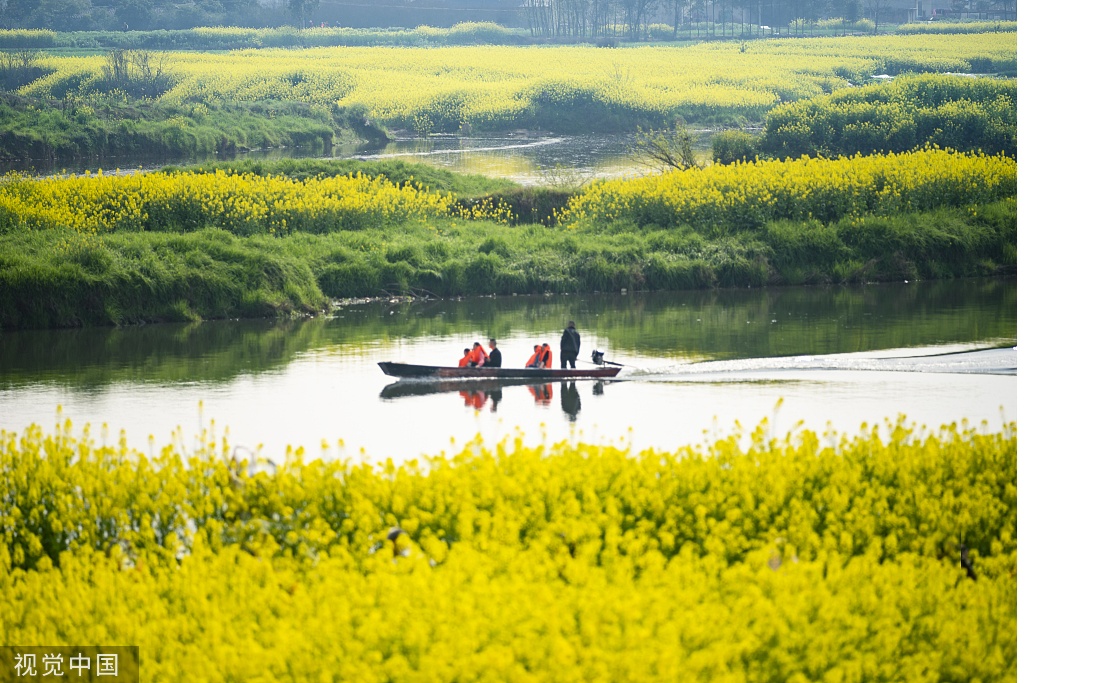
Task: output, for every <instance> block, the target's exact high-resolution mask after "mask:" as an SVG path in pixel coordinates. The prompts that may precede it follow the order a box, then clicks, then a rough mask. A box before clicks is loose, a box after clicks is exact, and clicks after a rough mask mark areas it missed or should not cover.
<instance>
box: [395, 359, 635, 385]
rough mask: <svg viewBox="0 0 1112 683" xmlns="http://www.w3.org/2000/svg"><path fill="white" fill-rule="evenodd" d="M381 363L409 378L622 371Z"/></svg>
mask: <svg viewBox="0 0 1112 683" xmlns="http://www.w3.org/2000/svg"><path fill="white" fill-rule="evenodd" d="M378 366H379V367H380V368H382V371H383V372H385V373H386V374H387V375H390V376H391V377H403V378H406V379H531V380H534V381H542V380H551V379H589V378H592V377H613V376H615V375H617V374H618V372H620V371H621V368H620V367H610V368H590V369H586V368H584V369H581V370H580V369H576V370H570V369H569V370H561V369H559V368H485V367H484V368H460V367H455V368H450V367H444V366H437V365H410V364H409V363H391V362H389V361H383V362H381V363H379V364H378Z"/></svg>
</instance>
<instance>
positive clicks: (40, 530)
mask: <svg viewBox="0 0 1112 683" xmlns="http://www.w3.org/2000/svg"><path fill="white" fill-rule="evenodd" d="M766 427H767V425H766V424H765V425H762V426H761V428H760V429H758V430H757V432H756V433H755V434H754V435H753V437H754V441H755V444H754V445H753V446H749V445H747V439H743V438H742V435H741V434H739V433H735V434H731V435H729V436H727V437H725V438H722V439H721V440H718V441H716V442H715V443H713V444H710V445H709V446H706V447H701V448H698V449H696V448H684V449H680V450H678V451H677V452H675V453H661V452H659V451H646V452H644V453H642V454H637V453H631V452H629V451H628V450H622V449H620V448H615V447H612V446H596V445H590V444H586V443H580V444H578V445H575V446H572V445H569V444H566V443H560V444H556V445H553V446H548V447H541V448H529V447H526V446H524V445H522V444H521V443H506V444H503V445H502V446H499V447H497V448H495V447H491V446H487V445H483V444H474V445H473V446H469V447H468V448H466V449H464V450H463V452H462V453H461V454H460V455H458V456H455V457H453V458H448V457H445V456H440V457H437V458H433V459H431V460H429V461H428V462H427V463H424V464H423V465H418V463H416V462H412V463H407V464H401V463H394V462H389V461H388V462H387V463H385V464H383V465H378V466H373V465H366V464H360V463H350V464H349V463H341V462H322V461H319V460H317V461H310V462H306V461H305V460H304V456H303V454H302V452H301V451H298V452H296V453H287V455H286V457H285V458H278V459H279V460H280V463H279V464H278V465H277V466H274V467H272V466H270V465H267V464H266V463H265V462H259V463H252V462H249V461H245V460H244V458H242V457H235V454H233V453H232V452H231V446H230V444H228V443H227V441H226V440H225V441H223V443H221V440H220V438H219V437H218V436H217V435H216V434H208V435H202V436H201V438H199V439H198V441H197V443H198V444H199V446H197V447H195V450H192V451H185V450H184V446H178V445H172V444H167V445H166V446H165V448H162V449H161V450H158V449H156V448H155V445H154V444H152V445H151V446H150V452H149V453H148V452H147V447H146V446H143V447H142V448H141V449H136V448H135V447H134V446H132V445H130V444H129V443H128V442H127V441H126V440H125V439H124V438H123V437H121V438H120V440H119V442H118V443H112V442H111V441H108V443H104V442H102V440H101V439H100V438H96V439H94V438H93V437H92V436H90V435H89V433H88V431H86V432H85V434H84V435H82V434H79V433H75V431H74V430H73V429H72V428H71V427H70V426H68V425H59V426H58V427H57V428H56V429H55V430H53V431H49V430H42V429H39V428H36V427H31V428H29V429H28V430H27V431H26V432H25V433H24V434H21V435H16V434H12V433H0V468H3V470H4V471H6V472H9V473H11V476H7V477H4V478H3V479H2V480H0V513H2V517H3V518H5V519H17V520H21V521H20V524H18V525H8V526H4V527H0V615H3V617H0V619H2V620H3V621H2V622H0V623H2V626H3V629H4V632H5V634H6V635H7V637H8V638H9V640H10V641H11V642H18V643H22V644H26V645H48V644H49V645H58V644H63V645H64V644H82V643H88V642H94V641H95V642H127V643H131V644H134V645H137V646H138V647H139V649H140V652H141V653H142V658H143V672H144V675H145V676H148V677H151V678H152V679H160V678H163V677H172V678H177V677H181V676H183V675H186V676H189V677H191V678H196V679H200V678H205V679H212V680H230V679H237V678H242V679H248V678H256V677H257V678H266V679H268V680H282V681H285V680H307V679H312V680H320V679H323V678H329V677H336V678H340V677H342V678H345V679H346V678H352V679H355V678H358V679H359V680H368V681H379V680H381V681H386V680H424V679H441V678H443V679H459V680H471V679H478V678H480V677H481V676H484V675H486V676H494V677H496V678H498V679H500V680H512V679H515V678H521V679H522V680H527V679H529V678H530V677H536V678H541V679H553V680H556V679H562V678H568V679H570V680H609V679H614V680H646V681H648V680H665V681H687V680H691V681H695V680H708V679H715V678H723V677H726V676H729V675H734V676H742V675H744V676H745V678H746V679H747V680H762V681H765V680H767V681H789V680H802V679H803V678H806V679H807V680H854V679H858V678H862V679H864V678H876V679H883V680H920V679H923V680H1000V679H1006V678H1009V677H1010V678H1014V676H1015V671H1016V666H1017V648H1016V626H1017V614H1016V595H1017V580H1016V574H1017V570H1018V562H1017V549H1018V548H1017V541H1016V539H1017V521H1016V520H1017V505H1016V501H1017V498H1016V481H1017V459H1016V453H1017V443H1018V442H1017V435H1016V430H1015V425H1014V424H1012V425H1008V426H1007V427H1006V428H1005V429H1004V430H1002V431H1000V432H997V433H991V432H988V433H986V432H978V431H976V430H973V429H968V428H959V427H958V426H957V425H951V426H947V427H942V428H940V429H938V430H934V431H926V430H919V429H909V428H908V426H907V425H903V424H897V426H895V427H894V428H891V429H884V428H879V427H875V428H873V429H872V430H871V432H869V431H862V432H860V433H859V434H858V435H855V436H849V435H845V436H840V437H833V436H823V437H821V438H820V436H819V435H817V434H815V433H813V432H810V431H805V432H802V433H799V434H797V435H795V436H794V437H791V438H789V439H786V440H772V439H769V438H768V437H767V435H765V434H766V433H765V432H763V431H762V429H765V428H766ZM159 446H161V445H159ZM878 510H882V511H883V514H878ZM393 528H398V529H401V530H402V531H403V533H401V534H400V535H399V536H398V537H397V540H396V541H391V540H390V539H389V537H388V535H389V534H390V532H391V529H393ZM963 545H964V546H965V547H966V548H968V551H969V556H970V557H971V558H972V569H973V571H974V573H975V575H976V578H975V580H974V579H972V578H970V577H969V576H968V574H967V572H966V571H965V570H964V569H963V568H962V567H961V566H960V564H959V558H960V555H961V548H962V546H963ZM526 604H527V605H528V606H529V608H528V609H522V605H526ZM460 624H467V628H466V629H461V628H459V625H460ZM229 634H235V635H234V637H233V636H230V635H229ZM878 634H879V635H878ZM264 651H265V653H266V655H265V656H263V655H262V653H263V652H264Z"/></svg>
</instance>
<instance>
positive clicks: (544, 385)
mask: <svg viewBox="0 0 1112 683" xmlns="http://www.w3.org/2000/svg"><path fill="white" fill-rule="evenodd" d="M615 381H621V380H595V381H594V382H593V383H592V387H591V393H592V394H593V395H595V396H602V395H603V386H604V385H605V384H607V383H608V382H615ZM576 384H577V383H576V381H575V380H561V381H560V408H561V409H563V411H564V414H565V415H567V418H568V420H570V421H572V422H575V420H576V419H577V418H578V417H579V413H580V411H581V410H582V409H583V402H582V400H581V399H580V398H579V389H578V387H577V386H576ZM553 385H554V382H537V381H535V380H528V379H516V380H514V379H504V380H443V381H439V382H412V381H401V382H394V383H393V384H388V385H386V386H385V387H383V389H382V392H381V393H380V394H379V398H380V399H382V400H384V401H393V400H397V399H400V398H406V397H409V396H429V395H432V394H448V393H455V392H458V393H459V395H460V398H462V399H463V405H464V407H465V408H468V409H471V410H487V409H489V410H490V412H492V413H496V412H498V404H499V403H501V402H502V398H503V394H502V392H503V390H504V389H506V388H510V387H525V389H526V391H527V392H528V394H529V396H530V397H531V398H532V399H533V403H534V404H536V405H537V406H538V407H548V406H550V405H552V399H553V397H554V396H555V388H554V386H553ZM515 393H516V392H515Z"/></svg>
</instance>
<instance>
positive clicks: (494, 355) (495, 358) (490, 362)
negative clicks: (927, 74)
mask: <svg viewBox="0 0 1112 683" xmlns="http://www.w3.org/2000/svg"><path fill="white" fill-rule="evenodd" d="M486 365H487V367H488V368H500V367H502V352H501V351H499V350H498V342H497V341H495V340H494V339H493V338H492V339H490V353H489V354H487V362H486Z"/></svg>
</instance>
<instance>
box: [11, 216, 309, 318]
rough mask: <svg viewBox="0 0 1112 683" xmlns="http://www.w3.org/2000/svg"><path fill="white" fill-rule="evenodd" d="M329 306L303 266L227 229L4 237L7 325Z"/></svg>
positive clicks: (246, 313)
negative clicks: (225, 230) (184, 232)
mask: <svg viewBox="0 0 1112 683" xmlns="http://www.w3.org/2000/svg"><path fill="white" fill-rule="evenodd" d="M327 306H328V300H327V299H326V298H325V297H324V296H323V295H322V294H321V291H320V288H319V287H318V285H317V283H316V279H315V277H314V276H313V274H312V272H311V271H310V270H309V268H308V267H307V266H306V265H305V264H304V263H303V262H300V261H298V260H296V259H293V258H290V257H289V256H288V255H287V254H282V253H281V252H276V251H275V250H273V249H272V248H271V245H270V244H268V242H267V241H266V240H261V241H259V240H256V241H251V240H243V239H239V238H236V237H234V236H232V235H230V234H229V233H227V232H224V231H221V230H204V231H201V232H197V233H193V234H190V235H163V234H151V233H144V234H131V235H113V236H111V237H110V238H99V237H94V236H88V235H78V234H75V233H73V232H72V231H68V230H64V229H63V230H48V231H42V232H36V233H23V234H18V235H6V236H3V237H2V238H0V328H5V329H10V328H13V327H75V326H85V325H122V324H129V323H139V322H157V321H186V320H200V319H213V318H238V317H273V316H276V315H290V314H296V313H307V312H314V311H320V310H322V309H324V308H326V307H327Z"/></svg>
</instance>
